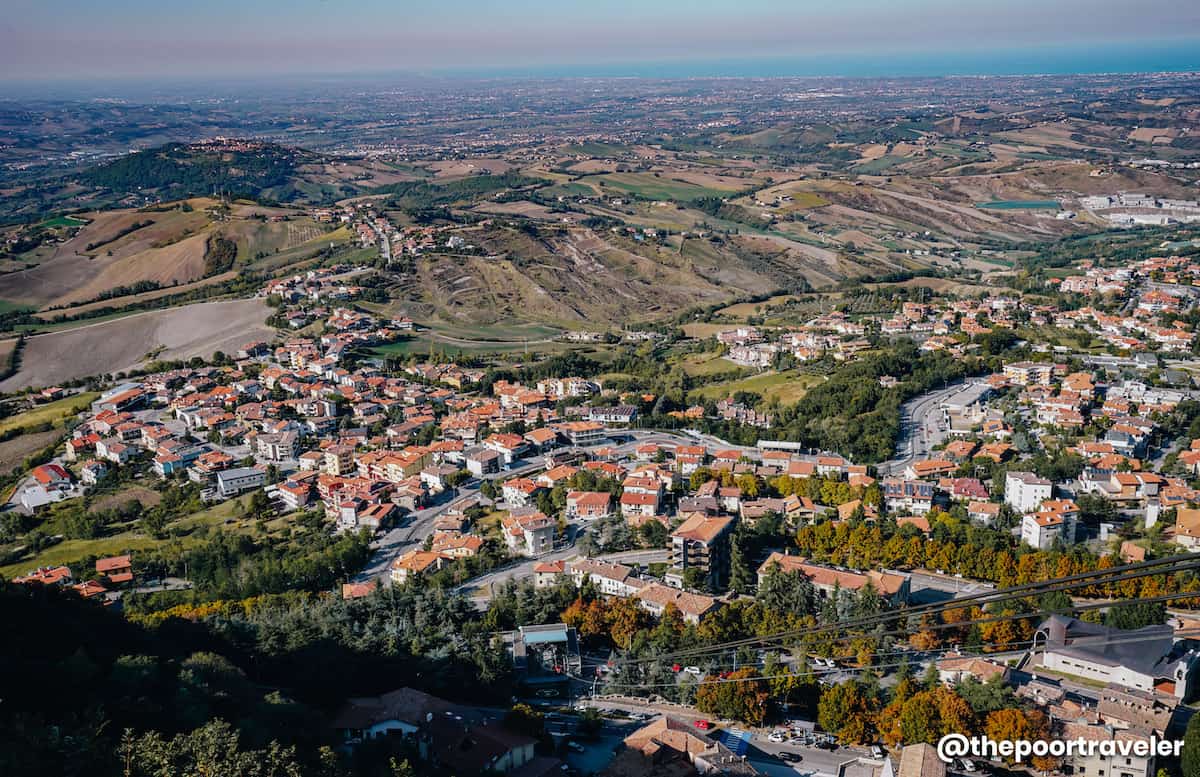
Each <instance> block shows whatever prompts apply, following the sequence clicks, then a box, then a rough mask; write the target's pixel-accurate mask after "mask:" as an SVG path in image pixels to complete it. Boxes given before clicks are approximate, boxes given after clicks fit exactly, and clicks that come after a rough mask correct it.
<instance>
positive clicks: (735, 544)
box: [729, 526, 754, 594]
mask: <svg viewBox="0 0 1200 777" xmlns="http://www.w3.org/2000/svg"><path fill="white" fill-rule="evenodd" d="M747 543H748V539H747V537H746V532H745V530H743V529H742V527H741V526H738V528H737V529H736V530H735V531H734V532H733V538H732V540H731V541H730V543H729V590H731V591H733V592H734V593H738V594H748V593H750V591H751V590H752V589H753V588H754V573H753V572H752V571H751V570H750V563H749V562H748V561H747V560H746V544H747Z"/></svg>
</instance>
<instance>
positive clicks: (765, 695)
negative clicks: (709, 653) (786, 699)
mask: <svg viewBox="0 0 1200 777" xmlns="http://www.w3.org/2000/svg"><path fill="white" fill-rule="evenodd" d="M770 696H771V694H770V689H769V688H768V686H767V682H766V680H764V679H763V677H762V676H761V675H760V674H759V673H758V669H756V668H753V667H746V668H745V669H739V670H737V671H736V672H733V673H732V674H730V675H729V676H728V677H725V678H718V677H713V676H710V677H707V678H705V680H704V682H703V683H701V684H700V687H699V688H697V689H696V709H698V710H700V711H701V712H704V713H706V714H709V715H715V716H718V717H722V718H733V719H734V720H740V721H742V722H744V723H747V724H749V725H752V726H761V725H762V724H763V722H764V721H765V720H766V718H767V709H768V708H767V703H768V700H769V699H770Z"/></svg>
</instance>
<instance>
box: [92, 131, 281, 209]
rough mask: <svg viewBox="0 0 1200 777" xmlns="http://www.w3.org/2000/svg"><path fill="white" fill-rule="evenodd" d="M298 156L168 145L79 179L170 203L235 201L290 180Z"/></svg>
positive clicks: (268, 149) (277, 149)
mask: <svg viewBox="0 0 1200 777" xmlns="http://www.w3.org/2000/svg"><path fill="white" fill-rule="evenodd" d="M299 153H300V152H297V151H294V150H291V149H287V148H284V147H283V146H276V145H271V144H268V145H264V146H262V147H261V148H260V149H258V150H254V151H232V152H204V151H201V150H200V149H197V148H196V147H193V146H189V145H187V144H184V143H168V144H167V145H165V146H160V147H159V148H154V149H149V150H146V151H138V152H135V153H133V154H127V155H126V156H123V157H120V158H118V159H114V160H113V161H111V162H107V163H105V164H102V165H100V166H98V167H95V168H92V169H91V170H88V171H87V172H85V173H83V174H82V175H81V176H80V180H81V181H83V182H84V183H90V184H92V185H94V186H102V187H104V188H106V189H111V190H112V191H114V192H139V191H142V190H145V189H157V190H159V193H160V195H161V196H162V197H163V198H165V199H171V200H175V199H182V198H184V197H189V196H195V195H208V194H212V193H213V192H214V191H218V190H219V191H224V192H226V193H227V194H228V195H229V196H231V197H234V198H237V197H249V198H251V199H258V198H259V196H260V195H261V194H262V192H263V190H265V189H270V188H273V187H283V186H286V185H288V184H289V183H290V182H291V178H292V175H293V174H294V173H295V171H296V166H297V164H298V161H299V159H298V156H299Z"/></svg>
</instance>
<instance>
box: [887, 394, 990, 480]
mask: <svg viewBox="0 0 1200 777" xmlns="http://www.w3.org/2000/svg"><path fill="white" fill-rule="evenodd" d="M987 390H988V385H987V383H985V382H983V381H967V382H966V383H955V384H953V385H951V386H948V387H947V388H944V389H939V390H937V391H930V392H928V393H926V394H921V395H920V396H917V397H913V398H912V399H910V400H909V401H907V402H905V403H904V405H903V406H901V408H900V437H899V439H897V440H896V456H895V457H894V458H892V459H889V460H887V461H885V462H882V463H881V464H880V465H879V466H878V471H879V473H880V474H881V475H898V474H900V473H901V472H903V471H904V470H905V468H906V467H908V465H909V464H911V463H913V462H914V461H916V460H917V459H922V458H925V457H927V456H928V455H929V454H930V452H931V451H932V450H933V449H934V447H936V446H938V445H940V444H941V443H942V442H943V441H945V439H946V437H947V431H946V429H945V428H944V424H943V423H942V418H941V413H942V404H943V403H945V402H951V401H952V402H955V403H961V404H969V403H970V402H973V401H974V400H976V399H978V398H979V397H980V396H982V395H983V394H984V392H986V391H987Z"/></svg>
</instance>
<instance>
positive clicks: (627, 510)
mask: <svg viewBox="0 0 1200 777" xmlns="http://www.w3.org/2000/svg"><path fill="white" fill-rule="evenodd" d="M620 505H621V515H623V516H625V517H627V518H628V517H631V516H641V517H643V518H645V517H649V516H652V515H655V514H657V513H658V494H657V493H653V494H644V493H638V492H634V491H625V492H624V493H622V494H621V499H620Z"/></svg>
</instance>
